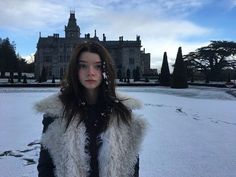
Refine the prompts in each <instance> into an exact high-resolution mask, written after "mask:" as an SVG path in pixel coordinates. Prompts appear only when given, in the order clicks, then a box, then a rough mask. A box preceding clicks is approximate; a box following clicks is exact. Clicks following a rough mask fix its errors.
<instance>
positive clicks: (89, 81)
mask: <svg viewBox="0 0 236 177" xmlns="http://www.w3.org/2000/svg"><path fill="white" fill-rule="evenodd" d="M86 82H88V83H94V82H96V80H86Z"/></svg>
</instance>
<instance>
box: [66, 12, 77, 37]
mask: <svg viewBox="0 0 236 177" xmlns="http://www.w3.org/2000/svg"><path fill="white" fill-rule="evenodd" d="M65 37H66V38H70V39H71V38H74V39H77V38H80V28H79V26H78V25H77V23H76V18H75V11H70V18H69V21H68V24H67V26H65Z"/></svg>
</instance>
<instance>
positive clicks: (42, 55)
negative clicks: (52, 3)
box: [35, 12, 150, 79]
mask: <svg viewBox="0 0 236 177" xmlns="http://www.w3.org/2000/svg"><path fill="white" fill-rule="evenodd" d="M91 40H92V41H97V42H99V43H101V44H102V45H104V46H105V47H106V48H107V49H108V51H109V52H110V54H111V56H112V58H113V61H114V65H115V68H116V72H120V73H122V76H123V77H125V76H126V73H127V70H128V69H129V70H130V73H131V78H132V77H133V70H134V69H136V68H139V72H140V75H141V77H142V76H143V75H144V74H145V72H148V71H149V70H150V53H145V51H141V50H140V49H141V40H140V36H137V37H136V40H133V41H130V40H129V41H127V40H126V41H124V40H123V37H122V36H121V37H119V40H117V41H108V40H106V36H105V34H103V39H102V40H99V38H98V37H97V36H96V30H95V33H94V37H90V34H85V36H84V37H81V36H80V28H79V26H78V25H77V23H76V18H75V13H74V12H71V13H70V18H69V21H68V24H67V26H65V37H59V34H53V36H48V37H41V35H40V37H39V40H38V44H37V51H36V53H35V77H36V79H38V78H39V76H40V74H41V72H42V69H43V68H45V69H46V71H47V75H48V79H50V78H52V77H53V76H54V77H55V78H62V77H63V75H64V73H65V71H66V68H67V64H68V62H69V59H70V55H71V52H72V49H73V48H74V47H75V46H76V45H77V44H79V43H82V42H85V41H91Z"/></svg>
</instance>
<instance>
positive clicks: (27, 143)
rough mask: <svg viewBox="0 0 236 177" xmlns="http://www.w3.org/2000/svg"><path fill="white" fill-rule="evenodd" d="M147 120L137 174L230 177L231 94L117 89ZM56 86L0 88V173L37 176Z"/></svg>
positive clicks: (234, 166) (235, 126)
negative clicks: (37, 106) (48, 103)
mask: <svg viewBox="0 0 236 177" xmlns="http://www.w3.org/2000/svg"><path fill="white" fill-rule="evenodd" d="M118 90H119V91H121V92H125V93H126V94H129V95H131V96H134V97H136V98H138V99H140V100H142V102H143V104H144V106H143V109H141V110H138V111H137V113H139V114H142V115H143V116H144V117H145V118H146V119H147V121H148V122H149V128H148V131H147V134H146V138H145V140H144V143H143V145H142V150H141V153H140V177H235V176H236V117H235V115H236V109H235V107H236V98H235V97H233V96H231V95H229V94H227V93H226V92H225V91H226V90H227V89H219V88H204V87H191V88H189V89H170V88H164V87H122V88H121V87H120V88H118ZM57 91H58V89H56V88H0V120H1V123H0V142H1V143H0V177H36V176H37V169H36V167H37V159H38V153H39V144H38V141H39V139H40V135H41V130H42V124H41V121H42V115H40V114H37V113H35V112H34V110H33V108H32V107H33V104H34V103H35V102H36V101H38V100H40V99H43V98H45V97H47V96H48V95H50V94H53V93H55V92H57Z"/></svg>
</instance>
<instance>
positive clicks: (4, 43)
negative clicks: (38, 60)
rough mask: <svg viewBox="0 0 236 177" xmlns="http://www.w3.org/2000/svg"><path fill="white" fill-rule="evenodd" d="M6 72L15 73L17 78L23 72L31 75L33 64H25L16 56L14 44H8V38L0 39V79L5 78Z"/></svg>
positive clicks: (23, 60) (24, 61)
mask: <svg viewBox="0 0 236 177" xmlns="http://www.w3.org/2000/svg"><path fill="white" fill-rule="evenodd" d="M6 72H10V73H15V72H17V73H18V75H19V76H21V75H22V73H23V72H24V73H33V72H34V63H27V62H26V60H25V59H23V58H22V57H21V56H20V55H19V54H16V46H15V43H14V42H10V40H9V38H6V39H1V38H0V77H2V78H4V77H6V76H5V75H6V74H5V73H6Z"/></svg>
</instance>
